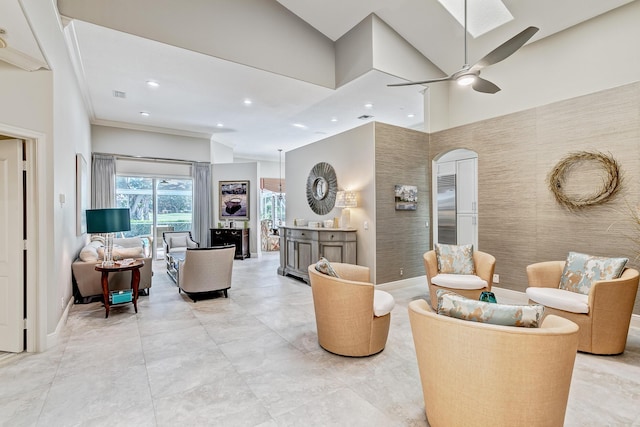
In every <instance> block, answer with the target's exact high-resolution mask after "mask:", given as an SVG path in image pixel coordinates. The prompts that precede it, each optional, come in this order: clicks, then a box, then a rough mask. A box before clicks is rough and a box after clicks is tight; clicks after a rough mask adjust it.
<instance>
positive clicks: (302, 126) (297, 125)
mask: <svg viewBox="0 0 640 427" xmlns="http://www.w3.org/2000/svg"><path fill="white" fill-rule="evenodd" d="M291 126H293V127H296V128H298V129H306V128H307V127H306V126H305V125H303V124H302V123H294V124H292V125H291Z"/></svg>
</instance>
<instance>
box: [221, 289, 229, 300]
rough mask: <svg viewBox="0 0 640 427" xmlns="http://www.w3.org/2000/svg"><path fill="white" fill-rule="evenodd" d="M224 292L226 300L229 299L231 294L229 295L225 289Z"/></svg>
mask: <svg viewBox="0 0 640 427" xmlns="http://www.w3.org/2000/svg"><path fill="white" fill-rule="evenodd" d="M222 292H224V297H225V298H229V294H227V290H226V289H223V290H222Z"/></svg>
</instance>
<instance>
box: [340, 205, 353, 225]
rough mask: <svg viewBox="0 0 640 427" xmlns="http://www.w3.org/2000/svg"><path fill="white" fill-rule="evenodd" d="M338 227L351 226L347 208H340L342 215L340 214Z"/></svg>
mask: <svg viewBox="0 0 640 427" xmlns="http://www.w3.org/2000/svg"><path fill="white" fill-rule="evenodd" d="M340 227H341V228H349V227H351V212H350V210H349V208H344V209H342V215H341V216H340Z"/></svg>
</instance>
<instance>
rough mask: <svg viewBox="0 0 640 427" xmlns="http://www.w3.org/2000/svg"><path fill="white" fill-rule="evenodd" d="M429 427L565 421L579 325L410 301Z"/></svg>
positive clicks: (530, 426)
mask: <svg viewBox="0 0 640 427" xmlns="http://www.w3.org/2000/svg"><path fill="white" fill-rule="evenodd" d="M409 320H410V322H411V331H412V334H413V341H414V344H415V349H416V356H417V359H418V368H419V371H420V380H421V382H422V392H423V395H424V404H425V409H426V414H427V419H428V421H429V425H430V426H431V427H440V426H443V427H451V426H474V427H483V426H489V427H494V426H509V427H515V426H522V427H535V426H558V427H561V426H562V425H563V423H564V417H565V412H566V408H567V400H568V397H569V388H570V385H571V375H572V373H573V365H574V362H575V357H576V348H577V345H578V326H577V325H576V324H575V323H573V322H571V321H569V320H566V319H563V318H561V317H557V316H547V317H546V318H545V319H544V321H543V322H542V325H541V326H540V327H539V328H520V327H512V326H499V325H492V324H488V323H478V322H472V321H468V320H460V319H455V318H452V317H447V316H444V315H438V314H436V313H435V312H434V311H433V310H432V309H431V307H429V304H428V303H427V301H425V300H422V299H420V300H414V301H411V302H410V303H409Z"/></svg>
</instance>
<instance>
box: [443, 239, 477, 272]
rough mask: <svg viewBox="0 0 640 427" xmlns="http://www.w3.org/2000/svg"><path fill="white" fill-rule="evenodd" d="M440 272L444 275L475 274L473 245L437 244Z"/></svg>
mask: <svg viewBox="0 0 640 427" xmlns="http://www.w3.org/2000/svg"><path fill="white" fill-rule="evenodd" d="M435 247H436V258H437V259H438V272H439V273H442V274H475V273H476V268H475V265H474V263H473V245H460V246H458V245H443V244H440V243H436V244H435Z"/></svg>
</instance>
